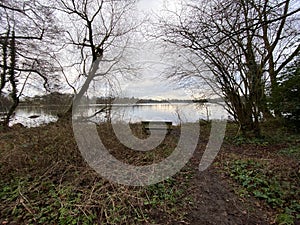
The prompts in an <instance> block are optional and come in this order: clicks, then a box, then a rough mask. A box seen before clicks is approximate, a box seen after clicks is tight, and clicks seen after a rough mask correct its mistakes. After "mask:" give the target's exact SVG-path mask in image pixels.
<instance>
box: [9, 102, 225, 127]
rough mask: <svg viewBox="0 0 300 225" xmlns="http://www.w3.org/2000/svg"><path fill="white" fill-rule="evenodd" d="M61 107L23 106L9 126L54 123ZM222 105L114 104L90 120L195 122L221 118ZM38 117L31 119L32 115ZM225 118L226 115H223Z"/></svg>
mask: <svg viewBox="0 0 300 225" xmlns="http://www.w3.org/2000/svg"><path fill="white" fill-rule="evenodd" d="M101 108H103V105H92V106H90V107H89V108H88V109H81V110H80V115H81V116H91V115H94V114H95V113H96V112H97V111H99V110H100V109H101ZM62 111H63V109H62V107H59V106H49V107H32V106H22V107H19V108H18V110H17V111H16V115H15V117H14V118H13V119H12V121H11V125H13V124H16V123H22V124H23V125H24V126H28V127H34V126H39V125H41V124H44V123H49V122H54V121H56V120H57V119H58V117H57V114H58V113H59V112H62ZM221 111H222V106H220V105H217V104H211V103H205V104H202V105H200V104H197V103H159V104H137V105H113V106H112V108H111V111H109V112H106V113H100V114H97V115H95V116H94V117H92V118H91V119H90V120H91V121H93V122H96V123H98V122H101V121H106V120H107V119H108V117H109V118H110V120H111V121H112V122H116V121H125V122H127V123H128V122H140V121H142V120H165V121H172V122H173V124H179V123H185V122H197V121H199V120H201V119H203V120H210V119H221V116H222V113H221ZM33 115H34V116H38V117H37V118H30V117H32V116H33ZM223 119H227V118H223Z"/></svg>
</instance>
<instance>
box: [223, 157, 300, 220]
mask: <svg viewBox="0 0 300 225" xmlns="http://www.w3.org/2000/svg"><path fill="white" fill-rule="evenodd" d="M268 168H269V167H268V163H266V162H259V161H256V160H253V159H239V160H233V161H230V162H229V163H228V164H227V165H226V166H225V170H226V173H227V174H228V175H229V176H230V177H231V178H232V179H233V180H234V181H236V182H237V183H238V184H239V185H241V188H240V189H239V190H238V193H239V195H240V196H242V197H249V196H254V197H255V198H257V199H260V200H263V201H264V202H266V203H267V204H268V205H269V206H270V207H272V208H274V209H276V210H277V211H278V216H277V220H278V223H280V224H293V223H294V222H292V223H291V221H294V220H295V219H297V218H299V216H300V214H299V212H300V190H299V183H298V180H299V179H300V178H299V177H298V179H295V178H291V179H288V178H287V177H285V178H282V177H280V175H279V174H278V173H277V172H276V173H275V172H274V171H272V170H270V169H268Z"/></svg>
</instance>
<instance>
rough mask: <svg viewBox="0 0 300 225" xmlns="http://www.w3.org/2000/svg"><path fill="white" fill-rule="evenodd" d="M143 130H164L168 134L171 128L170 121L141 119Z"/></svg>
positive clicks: (147, 131)
mask: <svg viewBox="0 0 300 225" xmlns="http://www.w3.org/2000/svg"><path fill="white" fill-rule="evenodd" d="M142 126H143V130H145V131H146V133H149V131H151V130H165V129H166V128H167V133H168V134H169V133H170V132H171V130H172V121H152V120H148V121H142Z"/></svg>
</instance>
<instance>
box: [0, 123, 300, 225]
mask: <svg viewBox="0 0 300 225" xmlns="http://www.w3.org/2000/svg"><path fill="white" fill-rule="evenodd" d="M200 128H201V137H200V140H199V142H198V146H197V149H196V151H195V153H194V155H193V157H192V159H191V160H190V161H189V162H188V163H187V165H186V166H185V167H184V168H183V169H182V170H181V171H180V172H178V173H177V174H176V175H175V176H173V177H171V178H169V179H167V180H165V181H163V182H160V183H157V184H154V185H150V186H143V187H131V186H126V185H120V184H115V183H112V182H110V181H108V180H106V179H104V178H102V177H101V176H100V175H98V174H97V173H96V172H95V171H93V170H92V169H91V168H90V167H89V166H88V165H87V163H86V162H85V161H84V159H83V157H82V156H81V154H80V151H79V150H78V147H77V144H76V141H75V138H74V136H73V130H72V125H71V124H70V123H68V122H60V123H51V124H48V125H45V126H41V127H37V128H24V127H20V126H14V127H12V128H10V129H9V130H8V131H0V174H1V180H0V224H241V225H242V224H243V225H244V224H300V166H299V165H300V164H299V162H300V134H294V133H292V132H290V131H289V130H288V129H285V128H282V127H281V126H279V125H277V124H276V123H273V124H264V125H263V129H264V130H263V133H264V135H265V137H264V138H261V139H257V138H243V137H241V136H238V135H237V131H238V127H237V126H236V125H235V124H233V123H232V124H231V123H230V124H228V125H227V132H226V136H225V139H224V142H223V145H222V148H221V151H220V153H219V154H218V156H217V158H216V160H215V161H214V163H213V164H212V165H211V166H210V167H209V168H208V169H207V170H206V171H204V172H200V171H199V170H198V165H199V162H200V159H201V157H202V154H203V151H204V150H205V147H206V144H207V141H208V139H209V132H210V125H209V124H201V126H200ZM132 129H133V131H134V133H137V136H139V135H141V134H140V129H141V128H140V126H139V125H138V124H133V125H132ZM178 129H179V128H178V127H174V129H173V130H172V132H171V134H170V135H168V136H167V137H166V138H165V140H164V141H163V143H162V144H161V145H160V146H159V147H157V148H156V149H155V150H153V151H149V152H142V153H141V152H139V153H135V152H133V151H128V149H126V148H125V147H124V146H123V145H122V144H121V143H119V142H118V141H117V140H116V137H115V136H114V135H113V133H112V131H111V130H110V126H109V125H105V124H101V126H99V127H98V133H99V135H100V137H101V139H103V140H104V141H103V142H104V144H105V146H107V147H108V148H110V150H111V154H113V155H114V156H115V157H116V158H118V159H120V160H123V161H124V162H127V163H131V164H136V165H140V164H147V163H148V164H149V163H153V162H157V161H160V160H161V159H163V158H165V157H167V156H168V155H170V154H171V152H172V151H173V149H174V146H176V143H177V141H178V136H179V135H180V132H179V131H178Z"/></svg>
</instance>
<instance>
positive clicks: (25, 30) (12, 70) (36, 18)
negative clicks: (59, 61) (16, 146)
mask: <svg viewBox="0 0 300 225" xmlns="http://www.w3.org/2000/svg"><path fill="white" fill-rule="evenodd" d="M0 14H1V18H0V21H1V25H0V32H1V34H0V44H1V61H0V68H1V83H0V95H1V96H2V95H6V96H9V97H10V99H11V100H12V102H13V103H12V104H11V105H10V106H8V110H7V111H8V113H7V115H6V118H5V119H4V121H3V124H4V125H5V126H8V124H9V121H10V118H11V116H12V115H13V113H14V111H15V110H16V108H17V106H18V104H19V99H20V97H21V95H22V93H23V91H24V90H25V88H30V85H31V88H32V87H33V86H35V85H37V86H38V84H39V83H43V87H44V88H45V89H49V88H50V87H51V83H50V82H49V80H51V81H54V80H55V76H54V73H53V72H54V65H53V63H52V62H53V60H51V57H52V56H51V51H53V48H52V46H53V40H55V38H56V35H57V34H58V31H59V30H58V28H57V27H56V26H55V21H54V15H53V10H50V8H49V7H48V6H45V5H43V4H41V3H40V2H39V1H13V2H12V1H5V0H1V1H0ZM52 84H54V83H52Z"/></svg>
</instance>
